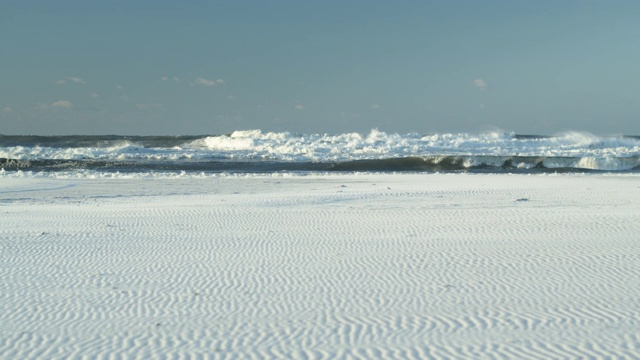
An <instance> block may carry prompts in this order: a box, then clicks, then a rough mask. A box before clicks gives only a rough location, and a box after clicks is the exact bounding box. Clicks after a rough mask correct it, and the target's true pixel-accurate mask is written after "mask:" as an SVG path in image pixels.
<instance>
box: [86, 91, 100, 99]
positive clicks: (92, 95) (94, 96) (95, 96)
mask: <svg viewBox="0 0 640 360" xmlns="http://www.w3.org/2000/svg"><path fill="white" fill-rule="evenodd" d="M89 96H91V97H92V98H97V97H100V96H99V95H98V93H95V92H92V93H91V94H89Z"/></svg>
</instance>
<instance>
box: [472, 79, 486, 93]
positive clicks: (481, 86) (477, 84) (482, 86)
mask: <svg viewBox="0 0 640 360" xmlns="http://www.w3.org/2000/svg"><path fill="white" fill-rule="evenodd" d="M473 86H475V87H477V88H478V89H480V90H483V91H484V90H486V89H487V82H486V81H484V80H483V79H475V80H473Z"/></svg>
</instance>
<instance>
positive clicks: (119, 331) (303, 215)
mask: <svg viewBox="0 0 640 360" xmlns="http://www.w3.org/2000/svg"><path fill="white" fill-rule="evenodd" d="M0 358H2V359H82V358H87V359H96V358H104V359H107V358H108V359H132V358H144V359H147V358H152V359H155V358H158V359H163V358H169V359H208V358H220V359H243V358H250V359H272V358H296V359H298V358H299V359H315V358H327V359H333V358H339V359H342V358H344V359H355V358H388V359H405V358H406V359H431V358H433V359H493V358H498V359H500V358H513V359H554V358H555V359H559V358H640V176H638V175H619V174H618V175H585V174H580V175H499V174H487V175H481V174H476V175H460V174H457V175H454V174H450V175H444V174H388V175H373V174H355V175H308V176H285V175H279V176H271V175H269V176H266V175H265V176H256V175H254V176H248V177H243V176H212V177H203V178H179V177H178V178H174V179H170V178H152V177H148V178H144V177H141V178H135V177H134V178H127V177H126V176H122V178H111V179H90V178H68V179H61V178H57V179H49V178H45V177H42V178H39V177H27V178H18V177H11V176H3V177H1V178H0Z"/></svg>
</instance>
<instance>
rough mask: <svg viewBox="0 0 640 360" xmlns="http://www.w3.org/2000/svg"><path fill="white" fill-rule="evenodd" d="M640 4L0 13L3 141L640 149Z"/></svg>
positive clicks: (83, 5) (308, 4)
mask: <svg viewBox="0 0 640 360" xmlns="http://www.w3.org/2000/svg"><path fill="white" fill-rule="evenodd" d="M639 18H640V2H638V1H604V0H583V1H577V0H565V1H546V0H540V1H494V0H487V1H455V0H451V1H428V0H422V1H378V0H369V1H360V0H352V1H345V0H343V1H334V0H323V1H312V0H308V1H307V0H305V1H303V0H296V1H280V0H272V1H257V0H253V1H243V0H236V1H184V2H182V3H181V4H177V5H176V4H175V3H174V2H169V1H162V0H159V1H157V0H156V1H151V0H139V1H120V0H113V1H91V0H82V1H81V0H75V1H71V0H57V1H43V0H40V1H35V0H34V1H30V0H21V1H18V0H4V1H3V2H2V4H0V49H2V55H1V56H0V69H1V71H0V133H1V134H42V135H49V134H124V135H128V134H150V135H151V134H168V135H172V134H173V135H178V134H219V133H226V132H229V131H233V130H239V129H262V130H263V131H290V132H311V133H341V132H351V131H357V132H368V131H369V130H370V129H372V128H378V129H380V130H383V131H387V132H398V133H406V132H412V131H415V132H419V133H434V132H455V133H457V132H472V133H473V132H481V131H489V130H495V129H500V130H503V131H509V132H510V131H514V132H517V133H528V134H554V133H558V132H563V131H586V132H592V133H595V134H640V116H639V115H640V91H639V89H640V22H638V19H639Z"/></svg>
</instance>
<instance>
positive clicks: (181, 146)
mask: <svg viewBox="0 0 640 360" xmlns="http://www.w3.org/2000/svg"><path fill="white" fill-rule="evenodd" d="M0 168H1V169H3V170H4V171H22V172H32V173H33V172H35V173H39V172H48V173H51V172H56V173H61V172H66V174H67V175H69V174H82V173H86V172H99V173H105V172H106V173H118V172H135V173H145V172H146V173H158V172H161V173H172V172H173V173H176V172H178V173H179V172H189V173H194V172H196V173H197V172H201V173H205V174H210V173H222V172H231V173H238V172H239V173H273V172H334V171H338V172H354V171H359V172H362V171H365V172H390V171H411V172H468V171H471V172H529V173H531V172H576V171H577V172H584V171H608V172H611V171H613V172H638V171H639V170H640V137H634V136H617V137H598V136H594V135H591V134H586V133H576V132H574V133H566V134H561V135H557V136H535V135H516V134H513V133H497V132H495V133H485V134H479V135H471V134H431V135H419V134H416V133H410V134H405V135H399V134H387V133H384V132H381V131H377V130H372V131H371V132H370V133H369V134H368V135H361V134H358V133H347V134H337V135H327V134H291V133H288V132H282V133H273V132H267V133H263V132H261V131H260V130H251V131H235V132H233V133H230V134H225V135H219V136H52V137H40V136H1V135H0Z"/></svg>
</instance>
